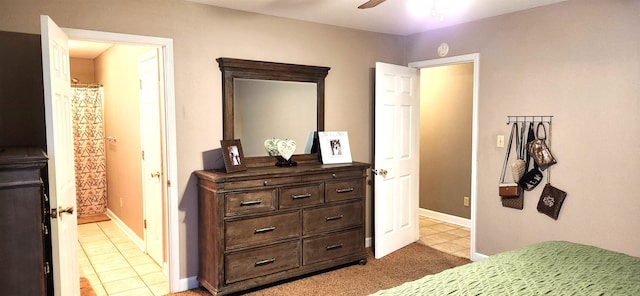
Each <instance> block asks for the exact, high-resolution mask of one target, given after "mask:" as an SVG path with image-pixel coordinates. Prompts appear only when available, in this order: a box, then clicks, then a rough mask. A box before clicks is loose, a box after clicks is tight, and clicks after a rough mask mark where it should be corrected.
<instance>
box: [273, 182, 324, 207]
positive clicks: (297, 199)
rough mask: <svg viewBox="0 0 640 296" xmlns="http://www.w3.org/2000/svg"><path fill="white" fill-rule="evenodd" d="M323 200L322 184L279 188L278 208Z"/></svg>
mask: <svg viewBox="0 0 640 296" xmlns="http://www.w3.org/2000/svg"><path fill="white" fill-rule="evenodd" d="M323 202H324V184H323V183H319V184H313V185H307V186H297V187H283V188H280V196H279V198H278V208H280V209H290V208H299V207H304V206H310V205H317V204H321V203H323Z"/></svg>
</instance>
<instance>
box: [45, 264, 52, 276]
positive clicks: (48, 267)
mask: <svg viewBox="0 0 640 296" xmlns="http://www.w3.org/2000/svg"><path fill="white" fill-rule="evenodd" d="M50 273H51V265H49V262H48V261H47V262H45V263H44V274H50Z"/></svg>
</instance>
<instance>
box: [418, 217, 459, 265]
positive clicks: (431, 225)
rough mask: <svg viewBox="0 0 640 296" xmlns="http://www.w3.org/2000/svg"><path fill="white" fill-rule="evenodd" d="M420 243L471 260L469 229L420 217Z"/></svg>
mask: <svg viewBox="0 0 640 296" xmlns="http://www.w3.org/2000/svg"><path fill="white" fill-rule="evenodd" d="M419 221H420V242H422V243H424V244H425V245H427V246H430V247H432V248H434V249H436V250H439V251H442V252H445V253H449V254H453V255H456V256H459V257H464V258H470V255H471V251H470V248H469V246H470V243H471V235H470V232H469V228H467V227H463V226H458V225H455V224H450V223H446V222H442V221H439V220H435V219H431V218H426V217H422V216H420V218H419Z"/></svg>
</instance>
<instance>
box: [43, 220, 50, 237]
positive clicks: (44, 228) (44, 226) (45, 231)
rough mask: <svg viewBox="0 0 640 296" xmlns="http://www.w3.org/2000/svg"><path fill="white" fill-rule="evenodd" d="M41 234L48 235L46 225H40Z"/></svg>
mask: <svg viewBox="0 0 640 296" xmlns="http://www.w3.org/2000/svg"><path fill="white" fill-rule="evenodd" d="M42 233H43V234H44V235H49V227H47V225H44V223H42Z"/></svg>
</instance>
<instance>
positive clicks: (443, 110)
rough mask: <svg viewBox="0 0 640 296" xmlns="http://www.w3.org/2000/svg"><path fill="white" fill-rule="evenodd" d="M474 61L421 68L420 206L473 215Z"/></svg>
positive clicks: (460, 215)
mask: <svg viewBox="0 0 640 296" xmlns="http://www.w3.org/2000/svg"><path fill="white" fill-rule="evenodd" d="M472 107H473V63H465V64H458V65H450V66H442V67H433V68H424V69H421V70H420V208H423V209H428V210H432V211H436V212H439V213H445V214H449V215H453V216H458V217H462V218H467V219H468V218H471V208H470V207H466V206H464V204H463V198H464V197H465V196H468V197H470V196H471V128H472V124H473V123H472V119H473V113H472V111H473V110H472Z"/></svg>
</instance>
